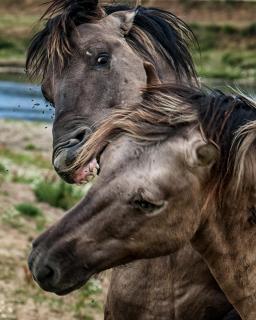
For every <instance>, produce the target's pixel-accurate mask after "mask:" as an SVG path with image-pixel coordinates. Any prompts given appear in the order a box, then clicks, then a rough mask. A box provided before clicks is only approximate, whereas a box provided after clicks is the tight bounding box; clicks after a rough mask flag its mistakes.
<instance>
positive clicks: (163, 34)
mask: <svg viewBox="0 0 256 320" xmlns="http://www.w3.org/2000/svg"><path fill="white" fill-rule="evenodd" d="M128 9H129V8H127V7H126V6H108V7H104V8H103V7H100V6H99V5H98V3H97V1H75V2H74V1H61V0H58V1H53V2H52V5H51V6H50V7H49V9H48V10H47V12H46V17H49V18H48V21H47V24H46V27H45V28H44V29H43V30H42V31H41V32H39V33H38V34H37V35H36V36H35V38H34V39H33V41H32V43H31V46H30V49H29V52H28V61H27V69H28V72H29V74H31V75H34V76H42V79H43V80H42V91H43V93H44V95H45V97H46V99H47V100H49V101H50V102H52V103H53V104H54V106H55V108H56V117H55V121H54V127H53V136H54V152H53V163H54V166H55V169H56V170H57V172H58V173H59V174H60V176H61V177H62V178H64V179H65V180H66V181H68V182H74V181H75V182H78V183H79V182H83V181H84V180H87V179H88V176H90V174H91V173H95V169H96V171H97V163H96V161H95V160H93V161H92V162H91V164H90V165H89V166H87V167H85V168H82V170H81V171H80V173H79V174H78V175H77V176H76V177H71V176H69V175H68V174H67V172H66V168H67V166H68V165H69V164H71V163H72V162H73V161H74V160H75V159H76V156H77V152H78V151H79V149H80V147H81V146H82V145H83V144H84V142H85V141H86V139H87V136H88V133H90V132H91V131H93V130H94V129H95V128H96V127H97V124H98V123H99V122H100V121H101V120H102V119H104V117H105V116H106V115H107V114H109V112H110V111H111V110H112V109H113V108H115V106H117V105H122V106H123V108H126V106H127V105H128V104H131V103H134V102H137V101H139V100H140V92H141V91H140V89H141V87H143V86H145V85H146V84H147V83H148V82H159V81H162V82H166V81H170V80H173V79H176V80H177V81H181V80H184V81H188V82H196V80H195V79H196V76H195V71H194V67H193V63H192V60H191V56H190V54H189V52H188V49H187V44H186V40H185V38H186V37H187V38H188V39H189V38H191V33H190V31H189V29H188V28H187V27H186V25H185V24H184V23H183V22H182V21H180V20H179V19H178V18H177V17H175V16H174V15H172V14H170V13H168V12H165V11H162V10H158V9H146V8H138V9H137V11H134V10H132V11H131V10H128ZM75 27H76V28H75ZM88 168H89V169H88ZM179 266H182V267H179ZM163 270H165V271H163ZM177 270H179V271H178V272H177ZM191 270H193V274H192V273H191ZM163 274H164V275H165V277H166V279H168V285H167V284H166V283H167V282H166V281H165V279H164V278H163ZM175 274H176V275H175ZM127 279H129V281H128V280H127ZM176 286H179V287H180V294H179V297H178V298H177V297H176V296H172V292H173V288H174V287H176ZM192 288H193V289H192ZM138 290H140V292H141V295H140V296H139V297H138V296H137V295H135V292H137V291H138ZM181 291H182V292H181ZM173 305H175V308H176V309H177V311H176V315H175V316H173V317H172V313H171V310H172V308H173V307H172V306H173ZM128 307H129V308H128ZM230 308H231V306H230V304H229V303H228V302H227V300H226V298H225V296H224V294H223V293H222V292H221V290H220V289H219V287H218V286H217V284H216V282H215V281H214V279H213V278H212V276H211V274H210V273H209V270H208V268H207V267H206V265H205V264H204V263H203V262H202V260H201V258H200V256H199V255H198V254H197V253H196V252H195V251H194V250H192V249H191V247H190V246H189V245H188V246H187V247H186V248H185V249H183V250H182V251H181V252H180V253H178V254H175V255H172V256H170V257H163V258H158V259H155V260H147V261H138V262H136V263H133V264H129V265H127V266H124V267H119V268H116V269H114V271H113V276H112V280H111V286H110V290H109V295H108V302H107V306H106V317H111V319H118V320H120V319H151V318H154V319H157V318H159V319H169V318H170V317H171V318H173V319H174V318H176V319H187V320H188V319H195V318H197V319H206V315H207V314H209V316H211V315H212V314H215V313H216V314H220V315H224V314H225V313H226V312H228V311H229V310H230ZM127 309H129V310H130V311H129V312H127ZM192 309H193V310H194V312H191V311H190V310H192ZM110 314H111V316H110Z"/></svg>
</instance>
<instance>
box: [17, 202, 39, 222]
mask: <svg viewBox="0 0 256 320" xmlns="http://www.w3.org/2000/svg"><path fill="white" fill-rule="evenodd" d="M15 209H16V210H17V211H18V212H19V213H21V214H22V215H24V216H26V217H31V218H35V217H39V216H42V215H43V212H42V211H41V210H40V209H39V208H37V207H36V206H34V205H33V204H31V203H28V202H23V203H19V204H17V205H16V206H15Z"/></svg>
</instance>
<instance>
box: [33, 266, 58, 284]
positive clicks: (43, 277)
mask: <svg viewBox="0 0 256 320" xmlns="http://www.w3.org/2000/svg"><path fill="white" fill-rule="evenodd" d="M54 276H55V271H54V269H53V268H51V267H50V266H48V265H46V266H43V267H41V268H40V269H39V270H38V271H37V274H36V279H37V281H38V282H40V283H44V282H46V281H47V282H51V281H52V280H53V279H54Z"/></svg>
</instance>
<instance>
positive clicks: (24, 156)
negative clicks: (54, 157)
mask: <svg viewBox="0 0 256 320" xmlns="http://www.w3.org/2000/svg"><path fill="white" fill-rule="evenodd" d="M0 157H3V158H7V159H9V160H11V161H12V162H13V163H15V164H18V165H27V166H28V165H33V166H36V167H39V168H45V169H50V168H51V164H50V163H49V161H48V160H46V159H44V158H43V157H42V155H40V154H39V153H38V154H37V153H35V152H33V153H26V152H22V153H21V152H14V151H12V150H10V149H8V148H0Z"/></svg>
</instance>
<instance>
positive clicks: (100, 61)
mask: <svg viewBox="0 0 256 320" xmlns="http://www.w3.org/2000/svg"><path fill="white" fill-rule="evenodd" d="M109 60H110V56H109V55H108V54H107V53H101V54H100V55H99V56H98V57H97V59H96V65H97V66H99V67H104V66H106V65H107V64H108V63H109Z"/></svg>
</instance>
